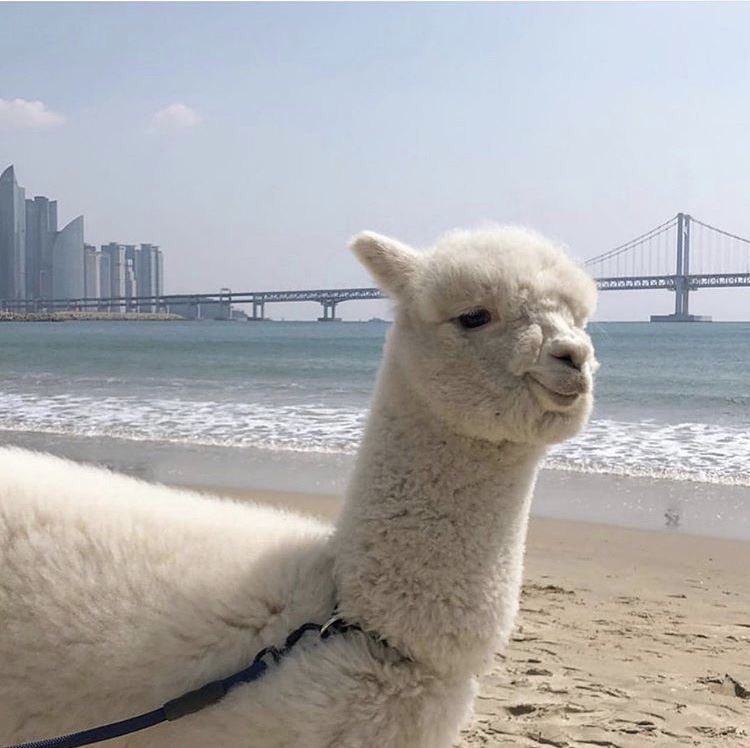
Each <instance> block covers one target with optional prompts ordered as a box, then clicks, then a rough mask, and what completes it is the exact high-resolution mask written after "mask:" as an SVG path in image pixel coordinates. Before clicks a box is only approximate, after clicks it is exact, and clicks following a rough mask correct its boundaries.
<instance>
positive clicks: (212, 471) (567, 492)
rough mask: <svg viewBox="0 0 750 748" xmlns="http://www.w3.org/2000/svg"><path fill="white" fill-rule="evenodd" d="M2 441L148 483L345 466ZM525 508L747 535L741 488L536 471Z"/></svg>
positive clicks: (197, 448)
mask: <svg viewBox="0 0 750 748" xmlns="http://www.w3.org/2000/svg"><path fill="white" fill-rule="evenodd" d="M4 444H7V445H15V446H18V447H22V448H26V449H34V450H38V451H44V452H50V453H52V454H56V455H59V456H61V457H67V458H69V459H72V460H75V461H77V462H87V463H93V464H96V465H101V466H104V467H107V468H110V469H112V470H115V471H118V472H123V473H126V474H128V475H132V476H134V477H136V478H140V479H142V480H146V481H150V482H154V483H165V484H168V485H187V486H193V487H198V488H201V489H203V490H209V489H210V490H219V491H221V492H223V493H225V494H229V493H232V492H240V493H242V492H245V493H247V492H258V493H260V492H270V494H273V493H277V494H297V495H300V496H311V495H315V496H319V497H321V496H322V497H326V496H328V497H331V496H333V497H341V496H343V495H344V492H345V490H346V484H347V481H348V478H349V474H350V472H351V469H352V467H353V456H352V455H343V454H321V453H316V452H287V451H273V450H262V449H256V448H251V447H242V448H240V447H223V446H222V447H215V446H203V445H191V444H178V443H171V442H155V441H154V442H151V441H149V442H147V441H132V440H129V439H117V438H112V437H106V438H99V437H96V438H94V437H85V436H73V435H66V436H62V435H55V434H44V433H37V432H19V431H13V432H8V431H0V445H4ZM336 500H340V498H337V499H336ZM303 501H310V499H303ZM532 515H533V516H537V517H553V518H558V519H568V520H576V521H584V522H588V523H591V522H594V523H601V524H606V525H612V526H618V527H635V528H640V529H647V530H663V531H666V532H667V533H670V534H674V535H679V536H690V537H719V538H728V539H735V540H750V487H749V486H731V485H723V484H714V483H697V482H690V481H673V480H666V479H657V478H641V477H634V476H622V475H610V474H604V473H580V472H574V471H567V470H555V469H543V470H541V471H540V474H539V479H538V481H537V485H536V489H535V491H534V502H533V504H532Z"/></svg>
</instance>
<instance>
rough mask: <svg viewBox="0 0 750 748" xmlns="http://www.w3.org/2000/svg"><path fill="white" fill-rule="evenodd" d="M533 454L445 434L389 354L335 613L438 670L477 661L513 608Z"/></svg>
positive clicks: (342, 529) (475, 665)
mask: <svg viewBox="0 0 750 748" xmlns="http://www.w3.org/2000/svg"><path fill="white" fill-rule="evenodd" d="M540 457H541V449H540V448H538V447H529V446H528V445H519V444H512V443H509V442H505V443H502V444H494V443H490V442H486V441H481V440H477V439H472V438H468V437H464V436H461V435H458V434H455V433H452V432H451V431H450V429H449V427H447V426H446V425H445V424H443V423H442V422H440V421H439V420H437V418H436V417H435V416H434V415H433V414H432V413H431V412H430V410H429V408H428V407H427V405H426V404H423V403H421V402H420V401H419V397H418V396H417V395H416V394H415V393H414V392H412V391H410V388H409V386H408V383H407V380H406V377H405V376H404V374H403V372H401V371H400V369H399V366H398V363H397V362H396V361H395V360H393V359H392V358H391V357H388V358H387V360H386V363H385V365H384V368H383V371H382V372H381V376H380V379H379V382H378V388H377V392H376V397H375V399H374V401H373V405H372V410H371V414H370V418H369V422H368V425H367V429H366V432H365V437H364V440H363V444H362V447H361V449H360V452H359V456H358V459H357V463H356V466H355V470H354V474H353V477H352V480H351V484H350V488H349V491H348V495H347V500H346V502H345V504H344V507H343V509H342V512H341V516H340V518H339V521H338V524H337V530H336V536H335V541H334V542H335V555H336V567H335V568H336V583H337V588H338V593H339V601H340V608H341V612H342V614H343V616H344V617H345V618H346V619H347V620H351V621H356V622H358V623H360V624H361V625H362V626H363V628H366V629H368V630H371V631H373V632H376V633H377V634H378V635H380V636H382V637H383V638H385V639H386V640H387V641H388V642H389V643H390V644H391V645H393V646H394V647H396V648H397V649H399V650H401V651H402V652H403V653H404V654H406V655H408V656H409V657H411V658H412V659H415V660H417V661H420V662H425V663H427V664H429V665H430V666H432V667H434V668H436V669H439V670H445V669H450V670H451V671H452V672H456V671H457V669H460V670H462V671H463V670H464V669H465V670H468V671H472V672H474V671H476V670H477V669H480V668H481V667H482V666H483V663H485V662H486V660H487V659H488V658H489V657H491V655H492V653H493V651H494V650H493V648H494V647H495V646H496V645H497V644H498V643H503V642H504V641H507V638H508V637H509V636H510V632H511V629H512V626H513V621H514V618H515V615H516V612H517V608H518V597H519V592H520V584H521V572H522V557H523V550H524V545H525V538H526V527H527V520H528V513H529V504H530V501H531V493H532V490H533V485H534V480H535V476H536V468H537V463H538V460H539V459H540Z"/></svg>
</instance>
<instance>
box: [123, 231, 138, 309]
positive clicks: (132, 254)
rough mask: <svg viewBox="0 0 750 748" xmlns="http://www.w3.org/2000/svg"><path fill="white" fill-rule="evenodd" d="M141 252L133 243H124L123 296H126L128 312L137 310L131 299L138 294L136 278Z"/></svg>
mask: <svg viewBox="0 0 750 748" xmlns="http://www.w3.org/2000/svg"><path fill="white" fill-rule="evenodd" d="M140 254H141V252H140V250H139V249H138V247H136V246H135V244H126V245H125V296H126V297H127V302H126V305H127V309H128V311H129V312H131V311H137V309H136V304H135V302H133V301H131V299H132V298H133V297H134V296H140V295H141V290H140V285H141V284H140V280H139V278H138V264H139V262H138V259H139V255H140Z"/></svg>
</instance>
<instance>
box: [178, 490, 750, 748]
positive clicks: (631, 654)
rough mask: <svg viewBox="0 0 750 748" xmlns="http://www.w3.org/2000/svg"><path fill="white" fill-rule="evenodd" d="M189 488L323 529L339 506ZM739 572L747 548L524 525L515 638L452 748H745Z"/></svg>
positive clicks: (745, 565)
mask: <svg viewBox="0 0 750 748" xmlns="http://www.w3.org/2000/svg"><path fill="white" fill-rule="evenodd" d="M185 487H186V488H188V487H187V486H185ZM189 488H191V489H192V490H197V491H199V492H201V493H203V494H209V495H219V496H224V497H226V498H231V499H234V500H237V501H243V500H256V501H260V502H264V503H268V504H272V505H274V506H277V507H284V508H289V509H293V510H296V511H300V512H303V513H311V514H314V515H316V516H318V517H323V518H324V519H329V520H330V519H332V518H333V517H334V516H335V513H336V511H337V510H338V506H339V503H340V499H339V498H338V497H336V496H330V495H329V496H321V495H310V494H304V493H290V492H283V491H270V490H266V491H245V490H239V489H235V490H230V491H227V490H224V489H221V488H213V489H211V488H209V487H206V486H191V487H189ZM749 568H750V542H745V541H738V540H726V539H721V538H708V537H700V536H688V535H681V534H675V533H668V532H664V531H662V530H644V529H632V528H625V527H616V526H613V525H604V524H599V523H594V522H584V521H576V520H565V519H554V518H549V517H539V516H532V518H531V520H530V525H529V535H528V542H527V548H526V554H525V562H524V586H523V592H522V598H521V608H520V613H519V618H518V621H517V625H516V629H515V633H514V634H513V636H512V639H511V642H510V644H509V645H508V647H507V649H506V650H505V651H504V652H503V653H497V654H496V655H495V657H494V660H493V663H492V666H491V668H490V671H489V672H488V673H487V674H486V675H485V676H484V677H483V678H482V680H481V684H480V691H479V695H478V697H477V700H476V702H475V709H474V714H473V717H472V719H471V721H470V723H469V724H468V726H467V727H466V729H464V731H463V733H462V736H461V741H460V743H459V744H458V748H479V747H480V746H484V747H487V746H492V747H493V748H518V747H519V746H524V747H527V748H532V747H534V746H536V747H538V746H539V745H549V746H557V747H558V748H573V746H579V745H602V746H615V747H616V748H642V746H643V745H650V744H654V745H669V746H681V745H686V746H701V747H705V748H723V747H726V748H741V747H742V746H747V745H748V744H750V700H749V699H750V692H748V690H747V689H750V658H749V657H748V656H747V653H748V651H749V650H750V607H749V606H748V603H747V601H748V600H750V575H749V574H748V573H747V571H748V569H749ZM743 694H745V695H743Z"/></svg>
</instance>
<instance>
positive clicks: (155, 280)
mask: <svg viewBox="0 0 750 748" xmlns="http://www.w3.org/2000/svg"><path fill="white" fill-rule="evenodd" d="M163 273H164V270H163V261H162V256H161V250H160V249H159V247H157V246H156V245H155V244H141V248H140V250H139V252H138V265H137V276H138V295H139V296H161V295H163V293H164V287H163V285H162V276H163ZM156 306H157V305H156V301H153V300H152V301H144V302H141V304H140V308H139V309H140V311H141V312H153V311H156V310H157V309H156Z"/></svg>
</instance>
